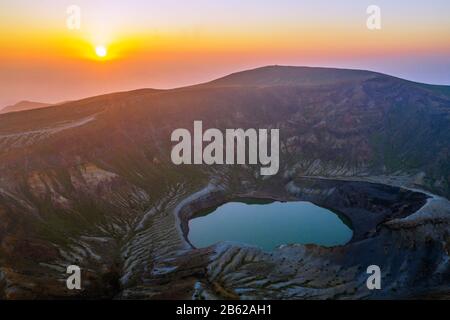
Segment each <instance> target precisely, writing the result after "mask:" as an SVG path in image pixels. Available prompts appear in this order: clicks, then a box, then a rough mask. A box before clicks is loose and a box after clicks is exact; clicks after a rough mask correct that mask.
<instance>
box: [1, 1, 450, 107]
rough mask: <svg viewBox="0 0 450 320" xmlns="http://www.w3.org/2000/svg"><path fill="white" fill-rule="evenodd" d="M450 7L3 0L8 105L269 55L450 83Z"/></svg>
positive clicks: (286, 61) (187, 79) (215, 70)
mask: <svg viewBox="0 0 450 320" xmlns="http://www.w3.org/2000/svg"><path fill="white" fill-rule="evenodd" d="M371 4H375V5H378V6H379V7H380V8H381V18H382V29H381V30H376V31H374V30H368V29H367V27H366V19H367V17H368V15H367V14H366V9H367V7H368V6H369V5H371ZM69 5H77V6H79V7H80V9H81V29H80V30H70V29H68V28H67V26H66V19H67V17H68V14H67V13H66V9H67V7H69ZM449 14H450V1H448V0H428V1H418V0H417V1H415V0H409V1H406V0H401V1H399V0H397V1H392V0H391V1H387V0H371V1H365V0H357V1H356V0H354V1H349V0H343V1H322V0H313V1H306V0H305V1H302V0H278V1H264V0H259V1H257V0H247V1H242V0H227V1H211V0H191V1H180V0H179V1H173V0H164V1H156V0H155V1H151V0H148V1H144V0H141V1H138V0H128V1H113V0H108V1H93V0H90V1H88V0H71V1H63V0H54V1H50V0H41V1H31V0H28V1H25V0H2V1H1V2H0V108H1V107H2V106H5V105H8V104H12V103H16V102H18V101H19V100H35V101H42V102H51V103H53V102H60V101H65V100H71V99H77V98H82V97H86V96H90V95H96V94H100V93H105V92H113V91H120V90H129V89H136V88H143V87H153V88H171V87H177V86H182V85H187V84H194V83H199V82H203V81H208V80H212V79H214V78H217V77H220V76H223V75H225V74H228V73H231V72H235V71H239V70H243V69H248V68H253V67H258V66H263V65H270V64H280V65H309V66H329V67H345V68H358V69H369V70H374V71H380V72H384V73H388V74H392V75H395V76H399V77H402V78H406V79H410V80H414V81H419V82H426V83H436V84H450V16H449ZM99 46H103V47H104V48H105V49H106V51H107V54H106V56H105V57H99V56H98V55H96V52H95V49H96V47H99Z"/></svg>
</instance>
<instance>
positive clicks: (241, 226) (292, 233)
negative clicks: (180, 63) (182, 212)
mask: <svg viewBox="0 0 450 320" xmlns="http://www.w3.org/2000/svg"><path fill="white" fill-rule="evenodd" d="M352 235H353V231H352V229H351V228H350V227H349V226H348V224H346V223H345V222H344V220H343V219H342V218H341V217H340V216H338V215H337V214H336V213H334V212H332V211H330V210H328V209H325V208H322V207H319V206H316V205H314V204H312V203H310V202H304V201H295V202H279V201H264V200H251V199H249V200H242V201H239V202H228V203H225V204H223V205H221V206H219V207H217V208H214V209H212V210H208V211H204V212H201V216H199V217H196V218H193V219H191V220H190V221H189V234H188V239H189V241H190V242H191V244H192V245H193V246H195V247H196V248H203V247H208V246H210V245H213V244H215V243H217V242H220V241H234V242H240V243H243V244H250V245H255V246H258V247H260V248H262V249H263V250H266V251H272V250H273V249H275V248H276V247H278V246H279V245H282V244H292V243H299V244H311V243H313V244H317V245H322V246H327V247H331V246H337V245H343V244H346V243H347V242H349V241H350V239H351V238H352Z"/></svg>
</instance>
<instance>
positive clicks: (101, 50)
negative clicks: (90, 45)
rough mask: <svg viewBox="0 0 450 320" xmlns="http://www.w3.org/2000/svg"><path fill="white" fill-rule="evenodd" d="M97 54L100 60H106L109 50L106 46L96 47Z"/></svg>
mask: <svg viewBox="0 0 450 320" xmlns="http://www.w3.org/2000/svg"><path fill="white" fill-rule="evenodd" d="M95 54H96V55H97V57H99V58H104V57H106V55H107V54H108V50H107V49H106V47H105V46H96V47H95Z"/></svg>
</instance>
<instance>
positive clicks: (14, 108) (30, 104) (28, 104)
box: [0, 100, 52, 113]
mask: <svg viewBox="0 0 450 320" xmlns="http://www.w3.org/2000/svg"><path fill="white" fill-rule="evenodd" d="M51 105H52V104H51V103H44V102H36V101H28V100H23V101H20V102H18V103H16V104H13V105H10V106H6V107H4V108H3V109H0V113H9V112H18V111H25V110H32V109H39V108H45V107H49V106H51Z"/></svg>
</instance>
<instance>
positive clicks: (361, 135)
mask: <svg viewBox="0 0 450 320" xmlns="http://www.w3.org/2000/svg"><path fill="white" fill-rule="evenodd" d="M449 91H450V90H449V89H448V88H447V87H439V86H428V85H423V84H417V83H412V82H408V81H405V80H402V79H397V78H393V77H389V76H386V75H382V74H378V73H373V72H367V71H352V70H337V69H320V68H319V69H317V68H293V67H266V68H260V69H256V70H251V71H247V72H243V73H238V74H233V75H230V76H228V77H225V78H222V79H219V80H216V81H213V82H211V83H207V84H202V85H198V86H192V87H186V88H179V89H173V90H153V89H142V90H136V91H131V92H122V93H115V94H109V95H103V96H98V97H92V98H88V99H84V100H80V101H74V102H70V103H67V104H63V105H60V106H58V107H50V108H45V109H39V110H30V111H24V112H18V113H11V114H6V115H0V146H1V149H0V172H1V174H0V221H1V223H0V297H2V298H8V299H16V298H55V297H56V298H67V297H90V298H92V297H95V298H113V297H115V298H239V297H241V298H271V297H272V298H380V297H382V298H391V297H392V298H417V297H426V296H431V295H433V296H437V297H440V296H445V295H447V296H448V292H449V289H450V271H449V250H450V239H449V233H450V229H449V222H450V220H449V217H450V212H449V208H450V205H449V204H448V201H447V200H446V197H448V196H449V194H450V192H449V185H450V153H449V149H448V141H450V95H449ZM194 120H202V121H203V126H204V128H208V127H215V128H219V129H224V128H238V127H242V128H279V129H280V135H281V136H280V138H281V142H282V146H281V156H280V165H281V166H280V172H279V173H278V175H277V176H275V177H271V178H262V177H259V175H258V174H257V173H258V172H259V170H258V168H256V167H254V166H202V165H198V166H174V165H172V164H171V161H170V148H171V143H170V134H171V132H172V131H173V130H174V129H176V128H188V129H192V124H193V121H194ZM343 180H346V181H343ZM356 180H359V181H356ZM369 182H371V183H369ZM374 182H376V183H374ZM386 184H390V185H392V186H387V185H386ZM402 186H403V187H402ZM406 187H408V188H406ZM411 187H414V188H419V189H422V190H428V191H429V192H431V193H433V194H438V195H441V196H442V198H439V197H436V196H432V195H427V194H425V193H424V192H423V191H414V190H411ZM248 195H252V196H255V197H272V198H275V199H281V200H291V199H305V200H309V201H312V202H315V203H317V204H319V205H322V206H326V207H328V208H332V209H334V210H337V211H339V212H342V213H343V214H345V215H346V216H347V217H348V218H349V219H350V220H351V222H352V224H353V227H354V231H355V236H354V238H353V239H352V241H351V242H350V243H349V244H347V245H345V246H342V247H336V248H329V249H326V248H321V247H317V246H311V245H308V246H302V245H289V246H285V247H282V248H280V249H278V250H276V251H275V252H273V253H265V252H262V251H261V250H259V249H258V248H250V247H245V246H241V245H236V244H224V243H222V244H218V245H216V246H212V247H210V248H207V249H200V250H199V249H194V248H192V247H191V246H190V245H189V243H188V242H187V241H186V240H185V232H186V230H185V229H186V221H187V219H189V217H191V216H192V215H195V213H196V212H197V210H199V209H201V208H204V207H209V206H214V205H218V204H220V203H222V202H223V201H226V200H228V199H231V198H234V197H241V196H248ZM70 264H78V265H80V266H81V267H82V269H83V290H82V291H68V290H67V289H66V287H65V278H66V273H65V268H66V266H67V265H70ZM370 264H379V265H380V266H381V267H382V269H383V270H385V272H386V273H385V274H384V277H383V283H384V284H385V285H384V286H383V290H380V291H369V290H367V288H365V286H364V281H365V279H366V277H367V275H366V273H365V268H366V267H367V266H368V265H370Z"/></svg>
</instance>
